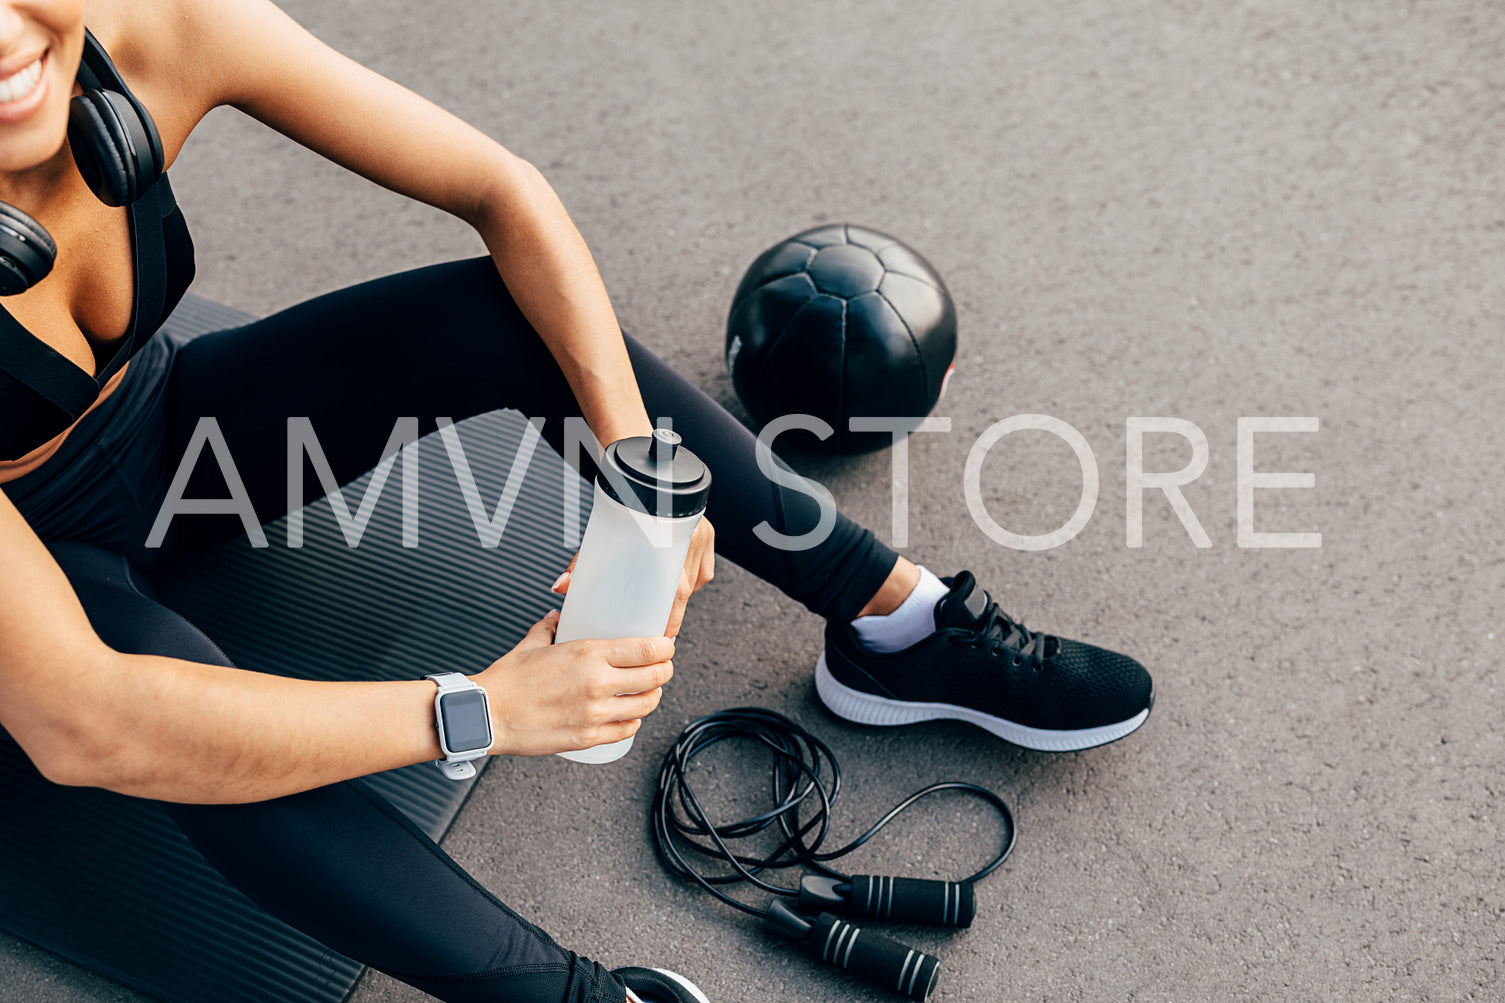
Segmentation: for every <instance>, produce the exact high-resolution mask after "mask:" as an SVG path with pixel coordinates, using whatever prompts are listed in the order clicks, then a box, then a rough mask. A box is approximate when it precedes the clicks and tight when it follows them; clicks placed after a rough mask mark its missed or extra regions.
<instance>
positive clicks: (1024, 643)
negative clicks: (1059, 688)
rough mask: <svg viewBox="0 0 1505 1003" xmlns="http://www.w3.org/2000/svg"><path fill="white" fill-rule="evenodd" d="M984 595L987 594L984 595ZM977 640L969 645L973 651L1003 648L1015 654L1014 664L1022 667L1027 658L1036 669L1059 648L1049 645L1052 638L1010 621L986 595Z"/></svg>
mask: <svg viewBox="0 0 1505 1003" xmlns="http://www.w3.org/2000/svg"><path fill="white" fill-rule="evenodd" d="M983 594H984V595H987V593H986V592H984V593H983ZM973 629H974V630H976V632H977V639H976V640H975V641H971V642H968V643H970V644H971V645H972V646H973V647H975V648H981V647H982V646H983V645H985V644H991V646H992V648H993V650H994V651H995V652H996V651H1000V650H1002V649H1004V648H1009V649H1012V650H1013V651H1015V652H1017V654H1015V655H1014V659H1013V663H1014V665H1016V666H1018V665H1022V664H1023V663H1024V660H1025V659H1026V658H1028V659H1030V660H1031V661H1033V662H1034V663H1035V667H1036V668H1039V667H1040V666H1041V665H1042V664H1044V663H1045V662H1046V661H1047V660H1048V659H1049V658H1050V657H1051V656H1052V655H1054V654H1055V653H1056V650H1058V649H1059V647H1060V645H1059V643H1057V644H1054V645H1052V644H1051V643H1050V642H1051V641H1054V640H1055V638H1053V637H1051V636H1050V635H1049V634H1042V633H1040V632H1039V631H1031V630H1030V629H1029V628H1027V627H1025V626H1024V624H1022V623H1020V622H1019V621H1018V620H1015V619H1013V618H1012V617H1010V616H1009V615H1008V614H1007V613H1005V612H1004V611H1003V610H1002V609H1000V608H999V607H998V603H997V602H996V601H994V599H993V597H992V596H991V595H989V596H988V604H987V605H986V606H984V607H983V611H982V616H980V617H978V618H977V623H976V626H975V627H974V628H973Z"/></svg>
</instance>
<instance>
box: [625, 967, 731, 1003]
mask: <svg viewBox="0 0 1505 1003" xmlns="http://www.w3.org/2000/svg"><path fill="white" fill-rule="evenodd" d="M611 974H613V975H615V976H616V977H617V978H619V979H621V980H622V981H623V983H625V984H626V986H627V989H628V990H629V992H630V993H631V995H629V996H628V997H627V1000H628V1003H632V998H633V996H636V997H637V998H638V1000H640V1001H641V1003H711V1001H710V1000H708V999H706V996H705V993H703V992H701V991H700V990H699V989H698V988H697V987H696V986H695V983H693V982H691V981H690V980H689V979H687V978H685V977H684V976H683V975H678V974H676V973H674V972H670V971H665V970H664V969H662V968H616V969H613V970H612V973H611Z"/></svg>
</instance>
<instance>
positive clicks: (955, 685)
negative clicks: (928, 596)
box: [815, 571, 1155, 752]
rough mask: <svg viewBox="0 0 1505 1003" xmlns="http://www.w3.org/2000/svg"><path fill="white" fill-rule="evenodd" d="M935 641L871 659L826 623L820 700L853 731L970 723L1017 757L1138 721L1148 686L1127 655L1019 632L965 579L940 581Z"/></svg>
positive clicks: (1064, 747) (843, 630)
mask: <svg viewBox="0 0 1505 1003" xmlns="http://www.w3.org/2000/svg"><path fill="white" fill-rule="evenodd" d="M941 581H942V582H944V583H945V584H946V586H947V587H948V588H949V590H950V591H948V592H947V594H946V596H945V597H944V598H943V599H941V601H940V602H938V603H936V604H935V627H936V629H935V633H933V634H930V635H928V636H927V637H925V638H924V639H923V640H921V641H919V642H917V643H915V644H912V645H910V646H909V647H908V648H905V649H903V650H902V651H895V652H892V653H887V654H884V653H879V652H873V651H868V650H867V649H866V648H864V647H863V646H862V643H861V642H860V641H859V640H858V639H857V632H856V631H855V630H853V629H852V626H851V624H850V623H835V622H830V621H828V622H827V624H826V650H825V651H823V652H821V656H820V660H819V661H818V662H817V663H816V666H815V685H816V689H817V690H818V692H819V693H820V698H821V701H822V702H823V703H824V704H825V705H826V706H827V707H829V708H830V709H831V712H832V713H834V714H836V715H837V716H838V717H844V718H846V719H847V720H848V721H856V722H858V723H860V724H876V725H895V724H914V723H915V722H918V721H934V720H941V719H954V720H957V721H967V722H970V723H972V724H975V725H977V726H978V727H980V728H986V729H987V730H988V731H991V732H992V733H993V734H995V735H997V736H998V737H999V738H1002V739H1004V740H1005V741H1008V742H1012V743H1014V744H1015V745H1022V746H1023V747H1024V748H1026V749H1038V750H1040V751H1042V752H1071V751H1073V750H1076V749H1090V748H1092V747H1093V746H1095V745H1104V744H1106V743H1108V742H1116V741H1117V740H1118V739H1120V738H1123V737H1124V736H1125V735H1127V734H1129V733H1130V732H1132V731H1134V730H1135V729H1136V728H1138V727H1139V726H1140V725H1142V724H1144V722H1145V719H1146V718H1148V717H1149V716H1150V705H1151V704H1152V703H1154V699H1155V688H1154V684H1153V682H1152V681H1151V680H1150V674H1149V673H1148V672H1146V671H1145V669H1144V666H1142V665H1140V664H1139V663H1138V662H1136V661H1134V659H1132V658H1130V657H1128V656H1127V655H1120V654H1118V653H1117V652H1113V651H1107V650H1105V649H1103V648H1097V647H1094V646H1092V645H1090V644H1082V643H1081V642H1079V641H1068V640H1066V639H1065V638H1060V637H1052V636H1050V635H1048V634H1039V633H1035V632H1033V631H1029V630H1026V629H1025V627H1024V625H1023V624H1022V623H1016V622H1014V621H1013V620H1010V619H1009V618H1008V617H1007V616H1006V615H1005V614H1004V613H1003V612H1002V611H1001V610H1000V609H999V608H998V604H997V603H996V602H994V601H993V600H992V597H991V596H989V595H988V594H987V592H985V591H983V590H982V589H980V588H978V587H977V581H976V579H974V578H973V577H972V574H971V572H968V571H963V572H961V573H960V574H958V575H957V576H956V577H955V578H942V579H941Z"/></svg>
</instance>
